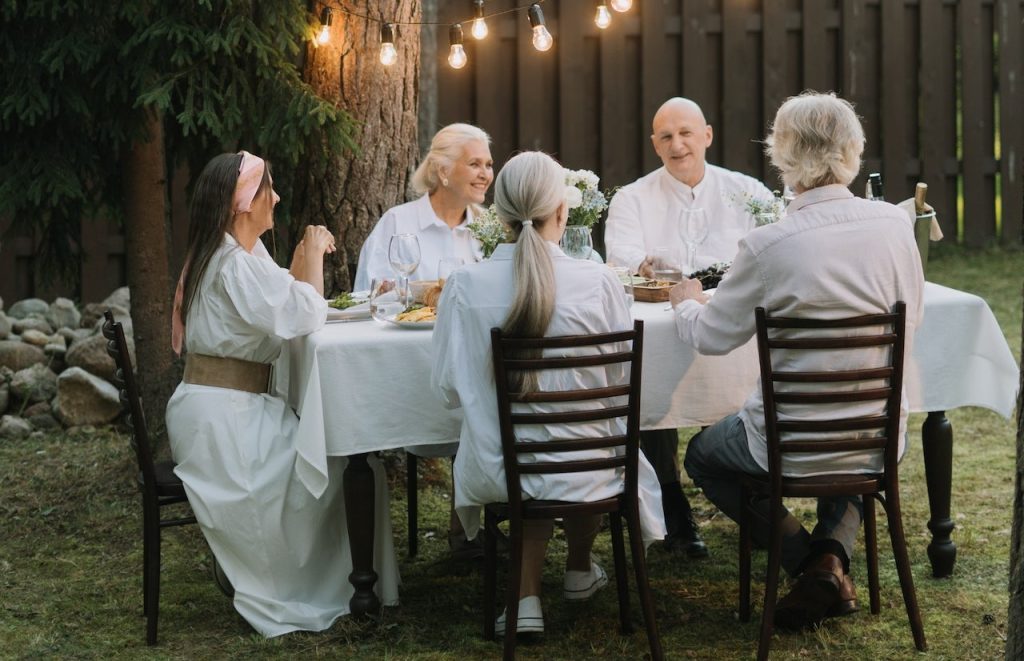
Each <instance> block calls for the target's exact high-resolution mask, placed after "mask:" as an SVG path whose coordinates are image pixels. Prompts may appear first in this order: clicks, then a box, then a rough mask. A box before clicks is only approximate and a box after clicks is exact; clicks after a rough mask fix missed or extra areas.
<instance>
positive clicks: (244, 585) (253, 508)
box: [167, 151, 386, 636]
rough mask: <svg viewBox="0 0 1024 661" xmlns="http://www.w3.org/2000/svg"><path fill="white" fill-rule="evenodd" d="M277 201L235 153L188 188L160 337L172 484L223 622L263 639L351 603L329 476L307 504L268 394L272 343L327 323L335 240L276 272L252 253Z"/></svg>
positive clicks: (314, 238)
mask: <svg viewBox="0 0 1024 661" xmlns="http://www.w3.org/2000/svg"><path fill="white" fill-rule="evenodd" d="M279 199H280V198H279V197H278V195H277V193H275V192H274V189H273V182H272V179H271V176H270V169H269V167H268V165H267V163H266V162H265V161H264V160H263V159H261V158H259V157H258V156H253V155H252V154H250V153H248V152H244V151H243V152H241V153H238V154H221V155H220V156H217V157H215V158H214V159H213V160H212V161H210V163H209V164H208V165H207V166H206V168H205V169H204V170H203V172H202V174H200V175H199V179H198V181H197V182H196V186H195V191H194V192H193V195H192V207H191V218H190V224H189V236H188V252H187V255H186V261H185V268H184V270H183V271H182V276H181V279H180V280H179V282H178V291H177V295H176V296H175V306H174V325H173V329H172V345H173V347H174V349H175V350H176V351H178V352H180V351H181V349H182V348H184V350H185V373H184V377H183V379H182V382H181V383H180V384H179V385H178V387H177V389H176V390H175V391H174V395H173V396H172V397H171V399H170V401H169V402H168V405H167V432H168V436H169V438H170V444H171V452H172V454H173V456H174V459H175V461H176V462H177V468H176V469H175V472H176V473H177V475H178V476H179V477H180V478H181V480H182V482H183V483H184V485H185V491H186V493H187V494H188V499H189V503H190V504H191V506H192V509H193V510H194V511H195V514H196V519H197V520H198V522H199V525H200V527H201V528H202V531H203V535H204V536H205V537H206V540H207V542H208V543H209V545H210V548H211V549H212V550H213V553H214V556H215V557H216V559H217V561H218V562H219V565H220V567H221V568H222V570H223V574H224V576H226V578H227V579H228V580H229V581H230V584H231V585H232V586H233V587H234V605H235V608H236V609H237V610H238V612H239V613H240V614H241V615H242V617H244V618H245V619H246V620H247V621H248V622H249V624H251V625H252V626H253V628H254V629H256V630H257V631H258V632H260V633H261V634H263V635H264V636H277V635H280V634H283V633H287V632H289V631H295V630H314V631H319V630H323V629H326V628H327V627H329V626H330V625H331V623H332V622H334V620H335V619H336V618H337V617H338V616H339V615H343V614H345V613H347V612H348V600H349V597H350V596H351V587H350V586H349V584H348V581H347V580H346V577H347V576H348V573H349V572H350V571H351V563H350V560H349V557H348V550H347V548H345V549H343V548H342V544H341V540H342V534H341V527H342V526H344V511H343V501H342V499H341V494H340V490H339V487H340V479H338V478H340V473H336V475H337V478H335V479H331V481H330V484H331V486H329V487H328V489H327V492H326V493H325V494H324V495H323V496H322V497H321V498H320V499H316V498H314V497H313V496H312V495H311V494H309V493H308V492H307V491H306V490H305V489H304V488H303V487H302V485H301V483H300V482H299V481H298V480H296V479H293V475H292V473H293V466H294V464H295V457H296V451H295V447H294V444H293V442H292V438H293V436H294V434H295V430H296V428H297V424H298V420H297V418H296V417H295V414H294V413H293V412H292V410H291V409H290V408H289V407H288V405H287V403H286V402H285V401H284V400H283V399H282V398H280V397H277V396H275V395H274V394H272V393H271V391H270V385H271V383H270V364H271V363H272V362H273V361H274V360H275V359H276V358H277V357H278V354H279V353H280V351H281V345H282V343H283V341H284V340H287V339H289V338H293V337H296V336H300V335H305V334H308V333H312V332H313V331H315V330H318V329H320V328H322V327H323V325H324V322H325V321H326V318H327V302H326V301H325V300H324V295H323V259H324V255H325V254H326V253H328V252H333V251H334V238H333V236H332V235H331V233H330V232H329V231H328V230H327V228H325V227H323V226H315V227H307V228H306V232H305V235H304V236H303V238H302V241H301V242H300V244H299V246H298V248H297V249H296V251H295V254H294V257H293V260H292V264H291V268H290V269H287V270H286V269H284V268H281V267H279V266H278V265H277V264H276V263H275V262H274V260H273V259H271V257H270V255H269V254H268V253H267V250H266V248H265V247H264V246H263V243H262V242H261V241H260V239H259V237H260V235H261V234H263V233H264V232H266V231H267V230H270V229H271V228H273V225H274V215H273V210H274V205H276V204H277V202H278V201H279ZM335 468H336V467H335V466H334V465H333V464H332V465H331V472H335ZM385 573H386V572H382V574H385Z"/></svg>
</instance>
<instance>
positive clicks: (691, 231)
mask: <svg viewBox="0 0 1024 661" xmlns="http://www.w3.org/2000/svg"><path fill="white" fill-rule="evenodd" d="M679 234H680V236H681V237H682V239H683V243H684V244H686V267H687V268H688V269H689V271H688V273H693V272H694V271H696V270H697V246H699V245H700V244H702V243H704V239H706V238H707V237H708V217H707V214H706V213H704V210H703V209H683V212H682V215H681V216H680V218H679Z"/></svg>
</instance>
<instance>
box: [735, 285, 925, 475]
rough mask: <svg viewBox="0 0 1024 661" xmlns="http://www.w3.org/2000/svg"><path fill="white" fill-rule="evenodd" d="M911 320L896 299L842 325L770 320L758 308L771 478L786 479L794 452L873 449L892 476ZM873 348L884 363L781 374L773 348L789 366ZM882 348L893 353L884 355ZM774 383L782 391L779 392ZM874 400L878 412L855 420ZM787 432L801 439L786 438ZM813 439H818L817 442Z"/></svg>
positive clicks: (828, 321)
mask: <svg viewBox="0 0 1024 661" xmlns="http://www.w3.org/2000/svg"><path fill="white" fill-rule="evenodd" d="M906 317H907V311H906V305H905V304H904V303H903V301H898V302H897V303H896V304H895V305H894V306H893V311H892V312H891V313H884V314H869V315H863V316H859V317H849V318H845V319H810V318H793V317H772V316H769V315H768V314H767V313H766V312H765V310H764V308H761V307H759V308H757V309H756V310H755V318H756V321H757V350H758V358H759V360H760V366H761V388H762V393H763V396H764V417H765V436H766V438H767V442H768V464H769V471H770V473H771V474H772V475H781V472H782V455H784V454H789V453H841V452H866V451H872V450H873V451H876V452H880V453H882V455H883V465H884V470H885V471H894V470H895V468H896V464H897V462H898V461H899V454H898V450H899V439H898V435H899V428H900V400H901V396H902V390H903V357H904V346H905V339H906V338H905V329H906ZM873 348H874V349H883V351H881V352H880V353H881V354H883V355H885V358H883V359H881V360H880V361H879V362H876V363H875V364H870V365H867V364H864V365H857V366H856V367H855V368H850V369H823V370H821V371H792V370H786V369H782V370H779V369H776V360H775V359H776V358H777V357H778V353H776V354H774V355H773V350H784V351H785V357H786V361H785V362H790V363H791V362H792V361H793V359H794V358H795V357H797V354H798V353H802V352H821V351H857V350H864V349H867V350H870V349H873ZM885 348H889V350H888V351H884V349H885ZM872 353H875V352H872ZM830 355H834V354H830ZM820 362H821V361H819V363H820ZM839 362H840V364H842V363H844V362H850V361H839ZM777 384H785V386H784V387H783V388H781V389H779V388H777ZM871 402H874V403H875V405H876V406H875V408H877V410H878V411H879V412H877V413H873V414H870V415H856V414H854V415H851V409H854V410H855V409H857V408H858V407H860V408H863V407H864V406H865V405H867V404H868V403H871ZM788 407H796V408H798V409H799V413H800V415H799V416H796V417H799V418H801V419H792V418H789V419H787V417H786V416H785V413H786V410H787V408H788ZM819 407H820V409H819ZM780 409H781V412H782V413H783V415H782V416H780ZM790 410H791V411H792V409H790ZM819 410H820V413H819V412H818V411H819ZM853 412H854V413H855V412H856V411H853ZM844 414H845V415H844ZM780 417H782V418H783V419H781V420H780ZM787 433H788V434H800V435H799V436H798V437H795V438H788V439H782V438H781V436H782V435H783V434H787ZM816 434H820V437H817V438H816V437H815V435H816ZM894 474H895V473H894Z"/></svg>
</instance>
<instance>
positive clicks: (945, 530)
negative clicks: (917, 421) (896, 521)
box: [921, 411, 956, 578]
mask: <svg viewBox="0 0 1024 661" xmlns="http://www.w3.org/2000/svg"><path fill="white" fill-rule="evenodd" d="M921 448H922V450H923V452H924V476H925V482H926V483H927V485H928V507H929V509H930V510H931V519H930V520H929V521H928V529H929V530H931V532H932V541H931V543H930V544H929V545H928V559H929V560H931V563H932V576H934V577H935V578H942V577H944V576H950V575H951V574H952V573H953V566H954V565H955V564H956V544H954V543H953V540H952V539H950V535H951V534H952V532H953V528H954V527H955V526H954V524H953V520H952V519H950V518H949V501H950V492H951V490H952V487H953V425H951V424H950V422H949V420H948V419H947V418H946V412H945V411H931V412H930V413H928V417H927V418H926V419H925V421H924V424H923V425H922V426H921Z"/></svg>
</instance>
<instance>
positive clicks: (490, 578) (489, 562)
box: [484, 507, 498, 640]
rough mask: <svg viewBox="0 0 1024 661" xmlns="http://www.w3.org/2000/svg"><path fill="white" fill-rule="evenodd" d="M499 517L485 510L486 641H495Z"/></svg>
mask: <svg viewBox="0 0 1024 661" xmlns="http://www.w3.org/2000/svg"><path fill="white" fill-rule="evenodd" d="M497 528H498V517H496V516H495V515H494V513H493V512H491V510H489V509H487V508H486V507H485V508H484V640H494V618H495V617H497V615H496V614H495V612H494V611H495V600H496V597H497V595H496V594H495V590H496V589H497V583H498V576H497V574H498V557H497V556H498V547H497V543H496V542H497V540H496V536H497V535H496V531H497Z"/></svg>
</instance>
